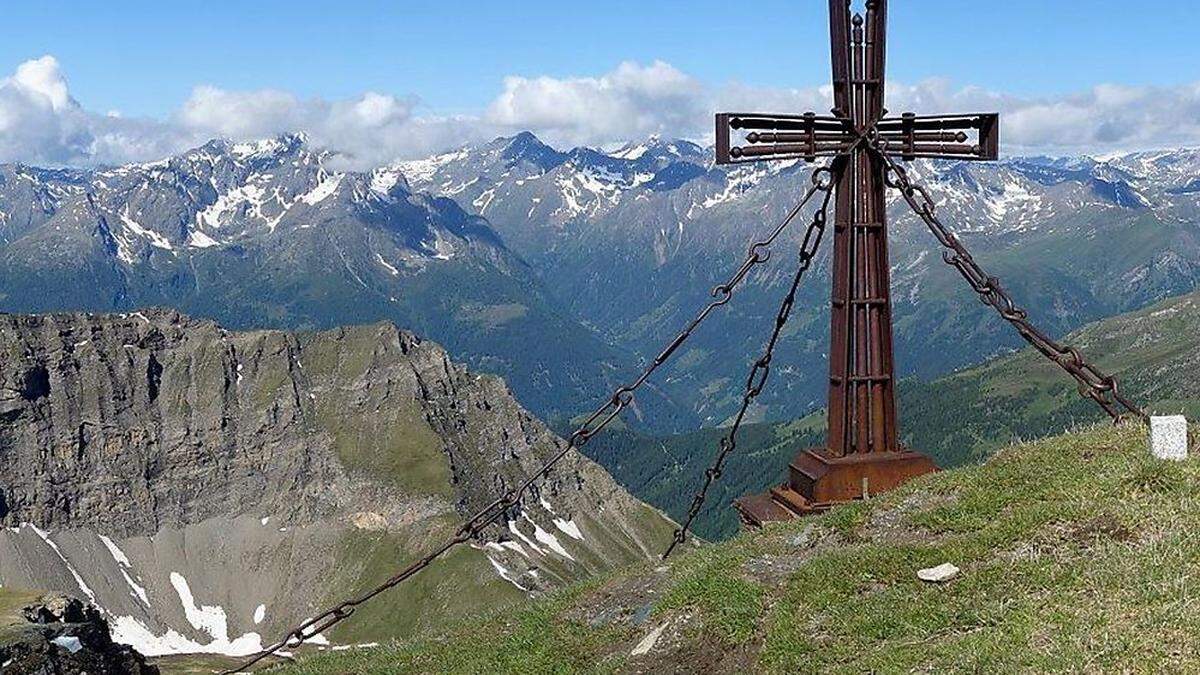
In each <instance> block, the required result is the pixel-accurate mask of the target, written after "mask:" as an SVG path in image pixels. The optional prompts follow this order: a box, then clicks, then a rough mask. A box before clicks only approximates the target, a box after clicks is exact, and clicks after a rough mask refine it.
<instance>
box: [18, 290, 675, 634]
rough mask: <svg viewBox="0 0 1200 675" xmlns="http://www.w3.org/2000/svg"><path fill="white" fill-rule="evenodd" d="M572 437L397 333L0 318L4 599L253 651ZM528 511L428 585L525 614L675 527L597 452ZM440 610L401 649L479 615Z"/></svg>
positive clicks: (412, 606)
mask: <svg viewBox="0 0 1200 675" xmlns="http://www.w3.org/2000/svg"><path fill="white" fill-rule="evenodd" d="M562 443H563V441H562V440H561V439H559V438H558V437H556V436H555V435H554V434H553V433H552V432H551V431H549V430H548V429H547V428H546V426H545V425H544V424H542V423H541V422H540V421H538V420H537V419H536V418H534V417H533V416H532V415H530V414H529V413H528V412H527V411H525V410H524V409H523V408H522V407H521V406H520V405H519V404H518V403H517V402H516V401H515V400H514V399H513V398H512V396H511V394H510V393H509V391H508V389H507V387H506V386H505V384H504V382H503V381H502V380H500V379H498V378H495V377H491V376H485V375H478V374H475V373H472V372H470V371H468V370H467V369H465V368H464V367H462V366H460V365H457V364H455V363H453V362H451V361H450V359H449V358H448V357H447V355H446V353H445V351H444V350H442V348H441V347H439V346H437V345H435V344H433V343H430V342H427V341H424V340H422V339H420V338H418V337H417V336H415V335H413V334H411V333H408V332H405V331H402V330H399V329H397V328H396V327H395V326H393V325H391V324H374V325H369V326H359V327H350V328H341V329H336V330H331V331H324V332H308V333H291V332H282V331H248V332H232V331H227V330H224V329H223V328H221V327H220V326H218V325H217V324H215V323H212V322H210V321H202V320H196V319H192V318H189V317H187V316H185V315H182V314H179V313H177V312H174V311H164V310H159V311H146V312H139V313H134V314H125V315H91V314H56V315H39V316H20V315H0V524H2V525H5V526H7V527H8V528H9V529H7V530H3V531H0V585H5V586H13V585H15V586H22V587H27V588H49V589H57V590H62V591H67V592H73V593H81V594H83V595H85V596H87V597H88V598H89V599H92V600H94V601H95V602H96V604H97V605H98V606H100V607H101V608H103V611H105V612H106V613H107V616H109V617H110V618H111V619H112V622H113V624H114V627H115V628H116V629H117V633H118V634H119V635H123V636H133V637H131V638H130V639H131V640H133V641H134V642H138V640H139V639H140V642H138V644H141V645H143V646H145V647H146V648H147V649H149V650H150V651H151V653H154V652H160V653H162V652H169V651H172V650H174V651H180V650H191V649H199V648H211V649H212V650H214V651H221V652H226V653H232V652H238V653H243V652H247V651H253V649H252V648H254V647H256V645H257V644H258V641H259V640H260V636H263V635H265V634H266V633H267V632H269V631H273V630H275V629H278V628H280V627H282V625H283V624H284V623H286V622H288V621H289V620H291V621H294V620H297V619H301V618H303V617H304V616H305V615H311V614H312V613H313V612H314V611H316V610H317V609H319V608H320V607H321V606H322V604H323V603H324V602H326V601H327V600H326V599H327V598H330V597H333V596H335V595H338V594H341V593H344V592H346V591H349V590H353V589H357V588H361V587H362V586H363V585H365V584H366V583H368V582H369V581H371V580H373V579H375V578H378V577H380V576H381V575H382V574H383V573H384V572H385V571H387V570H389V569H391V568H392V567H393V566H395V565H396V564H398V563H399V562H400V561H402V560H404V559H407V558H408V557H410V556H412V555H415V554H417V553H419V552H421V551H423V550H425V549H426V548H427V547H428V546H429V544H430V543H432V542H434V541H435V540H437V539H438V538H440V537H443V536H445V535H446V533H447V532H449V531H451V530H452V529H453V527H454V526H455V524H456V523H457V522H458V521H460V520H461V519H462V517H463V516H464V515H465V514H468V513H470V512H471V511H473V510H475V509H478V508H479V507H480V506H482V505H484V504H485V503H488V502H490V501H491V500H493V499H494V498H495V497H496V496H497V495H499V494H501V493H503V492H504V491H505V490H507V489H508V488H509V487H511V486H513V485H515V484H516V483H517V482H518V481H524V480H525V479H526V478H527V477H528V476H530V475H531V474H532V473H533V472H535V471H536V469H537V467H538V466H540V464H541V463H542V462H543V461H544V460H545V459H546V458H547V457H549V456H550V454H551V453H556V452H558V450H559V449H561V448H562ZM526 501H527V503H525V504H523V505H522V506H521V508H519V509H517V510H516V511H514V512H513V513H511V514H509V516H508V518H509V521H508V522H506V523H501V524H500V525H499V526H497V527H496V528H494V530H493V531H492V532H490V533H489V537H488V539H489V541H487V542H479V543H478V544H477V545H476V546H475V548H474V550H471V549H465V550H466V552H467V555H465V556H463V555H460V556H459V557H457V558H455V559H454V561H455V562H454V563H453V564H450V563H448V564H447V565H446V566H445V567H443V568H441V569H439V570H437V571H433V570H431V573H430V575H429V577H428V579H430V580H431V583H435V582H436V583H437V584H446V586H447V588H450V587H454V588H456V589H461V588H471V587H475V588H478V589H492V590H491V591H486V592H487V593H490V594H491V595H493V596H494V597H495V598H497V599H499V600H506V599H507V600H511V599H513V598H515V597H520V595H522V594H524V593H526V592H537V591H539V590H541V589H545V588H552V587H555V586H557V585H559V584H561V583H563V582H566V581H570V580H574V579H578V578H580V577H582V576H586V575H588V574H592V573H594V572H597V571H600V570H604V569H609V568H611V567H612V566H614V565H620V564H624V563H626V562H629V561H632V560H637V559H645V558H647V557H649V556H652V555H654V554H656V553H657V552H658V551H659V550H660V548H661V546H662V545H663V544H664V543H665V541H666V538H667V537H668V536H669V531H670V528H671V523H670V522H669V521H668V520H667V519H666V518H665V517H663V516H662V515H661V514H659V513H658V512H657V511H654V510H653V509H650V508H649V507H647V506H645V505H644V504H642V503H640V502H638V501H637V500H635V499H633V498H632V497H631V496H629V495H628V494H627V493H626V492H625V491H624V490H622V489H621V488H620V487H619V486H618V485H617V484H616V483H615V482H614V481H613V480H612V478H611V477H610V476H609V475H608V474H607V473H606V472H605V471H604V470H603V469H601V468H600V467H599V466H598V465H596V464H594V463H593V462H591V461H590V460H588V459H586V458H585V457H583V456H582V455H579V454H577V453H571V454H569V455H568V456H567V457H566V458H565V459H564V460H563V462H562V463H561V465H560V467H559V469H558V470H556V471H555V472H554V473H552V474H551V475H550V476H549V477H547V478H546V479H545V480H544V481H542V482H540V483H539V485H538V489H537V491H536V492H535V493H534V494H531V495H530V497H529V499H527V500H526ZM505 589H506V590H505ZM481 592H483V591H481ZM437 596H438V594H437V593H427V594H424V595H422V596H420V597H418V598H412V599H411V601H410V602H409V604H408V605H407V606H405V607H404V608H403V609H402V610H400V611H402V612H403V613H405V614H406V615H407V614H412V615H413V616H412V617H408V618H409V619H411V621H407V620H406V621H405V622H400V623H401V625H398V626H397V625H396V624H394V623H393V624H392V625H390V627H389V630H390V631H391V632H392V634H394V633H396V632H400V633H403V632H406V631H410V630H413V629H417V628H420V627H421V626H423V625H426V624H428V623H429V622H437V621H440V620H443V619H445V618H446V617H448V616H452V615H455V614H459V613H462V612H466V611H478V609H481V607H472V606H471V605H470V603H461V606H459V605H458V604H455V603H449V606H448V604H447V603H446V602H445V601H444V600H443V599H439V598H438V597H437ZM426 603H428V607H426ZM209 610H212V611H209ZM205 612H207V614H206V613H205ZM218 614H219V616H220V619H219V621H218V620H216V619H215V618H213V617H216V616H217V615H218ZM264 615H265V618H264ZM197 617H199V618H197ZM170 631H174V632H175V633H176V634H177V637H179V639H175V638H174V637H170V636H169V632H170ZM360 632H361V634H364V635H367V636H369V637H372V638H373V637H382V636H386V635H387V634H388V633H387V631H384V632H383V633H382V634H381V633H378V632H375V631H374V628H373V627H366V626H364V627H363V628H362V630H361V631H360ZM239 636H240V637H239ZM166 637H170V639H166V640H165V641H164V638H166ZM335 637H336V636H335ZM150 638H153V640H151V639H150Z"/></svg>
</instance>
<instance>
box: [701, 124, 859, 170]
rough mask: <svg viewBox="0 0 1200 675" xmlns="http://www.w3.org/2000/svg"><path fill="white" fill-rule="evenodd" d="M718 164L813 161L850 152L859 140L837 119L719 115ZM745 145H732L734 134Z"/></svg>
mask: <svg viewBox="0 0 1200 675" xmlns="http://www.w3.org/2000/svg"><path fill="white" fill-rule="evenodd" d="M716 121H717V128H716V140H717V164H738V163H741V162H757V161H763V160H773V159H803V160H806V161H812V160H815V159H816V158H817V157H832V156H835V155H840V154H843V153H845V152H846V151H847V150H849V149H850V148H851V147H852V146H853V145H854V142H855V141H856V140H857V138H858V136H857V135H856V134H855V133H854V131H853V126H852V124H851V123H850V121H849V120H844V119H841V118H838V117H828V116H818V115H816V114H813V113H807V114H804V115H770V114H761V113H719V114H718V115H717V120H716ZM735 132H736V133H739V134H742V139H741V140H742V141H744V142H745V143H746V145H735V144H734V142H733V141H732V140H731V137H732V136H733V134H734V133H735Z"/></svg>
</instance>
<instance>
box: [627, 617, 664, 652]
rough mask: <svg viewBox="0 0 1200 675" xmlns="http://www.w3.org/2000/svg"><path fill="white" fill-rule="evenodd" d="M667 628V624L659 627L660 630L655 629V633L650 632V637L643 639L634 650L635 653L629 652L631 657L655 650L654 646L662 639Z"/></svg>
mask: <svg viewBox="0 0 1200 675" xmlns="http://www.w3.org/2000/svg"><path fill="white" fill-rule="evenodd" d="M667 623H670V622H669V621H668V622H667ZM666 628H667V624H666V623H664V624H663V625H661V626H659V627H658V628H655V629H654V630H653V631H651V632H650V634H649V635H647V636H646V637H644V638H642V641H641V642H639V643H637V646H635V647H634V648H633V651H631V652H629V655H630V656H641V655H643V654H648V653H650V650H651V649H654V644H655V643H656V642H658V638H660V637H662V634H663V631H664V630H666Z"/></svg>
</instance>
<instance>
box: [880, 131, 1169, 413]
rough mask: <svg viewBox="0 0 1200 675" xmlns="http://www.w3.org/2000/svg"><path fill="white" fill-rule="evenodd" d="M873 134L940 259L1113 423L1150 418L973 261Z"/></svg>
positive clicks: (890, 181) (887, 178)
mask: <svg viewBox="0 0 1200 675" xmlns="http://www.w3.org/2000/svg"><path fill="white" fill-rule="evenodd" d="M872 131H874V130H872ZM871 136H872V139H871V141H870V145H869V146H868V147H869V148H870V149H871V150H872V151H873V152H875V153H876V154H877V155H879V156H880V157H881V158H882V159H883V162H884V164H885V166H886V169H885V171H884V177H883V180H884V183H885V184H887V186H888V187H892V188H896V189H897V190H899V191H900V194H901V195H902V196H903V197H904V201H905V202H907V203H908V206H909V208H911V209H912V210H913V212H915V213H916V214H917V216H918V217H920V218H921V220H923V221H924V222H925V225H926V226H927V227H928V228H929V231H930V232H932V233H933V236H934V237H936V238H937V240H938V243H940V244H941V245H942V246H943V247H945V250H944V251H943V252H942V260H944V261H945V262H946V264H948V265H951V266H953V267H954V268H955V269H956V270H958V273H959V274H961V275H962V277H963V278H964V279H966V280H967V283H968V284H970V285H971V288H972V289H973V290H974V291H975V292H976V293H978V294H979V298H980V300H981V301H983V303H984V304H986V305H989V306H991V307H992V308H993V309H995V310H996V312H998V313H999V314H1000V316H1001V317H1003V318H1004V319H1005V320H1006V321H1008V322H1009V323H1010V324H1012V325H1013V327H1014V328H1016V329H1017V333H1019V334H1020V335H1021V337H1022V338H1024V339H1025V341H1026V342H1028V343H1029V344H1031V345H1033V347H1034V348H1035V349H1037V350H1038V351H1039V352H1041V353H1042V354H1043V355H1044V356H1046V357H1047V358H1049V359H1050V360H1051V361H1054V362H1055V363H1056V364H1058V366H1059V367H1060V368H1062V369H1063V370H1064V371H1066V372H1067V374H1069V375H1070V376H1071V377H1072V378H1074V379H1075V382H1076V384H1077V387H1078V390H1079V395H1080V396H1082V397H1084V398H1090V399H1092V400H1093V401H1095V402H1096V403H1097V404H1098V405H1099V406H1100V407H1101V408H1103V409H1104V412H1106V413H1108V415H1109V416H1110V417H1111V418H1112V419H1113V422H1114V423H1117V422H1120V421H1121V420H1122V419H1124V418H1125V417H1126V416H1133V417H1136V418H1138V419H1140V420H1142V421H1148V420H1149V417H1148V416H1147V415H1146V413H1145V412H1144V411H1143V410H1142V409H1141V408H1140V407H1138V405H1137V404H1135V403H1133V402H1132V401H1130V400H1129V399H1128V398H1126V397H1125V396H1124V395H1122V394H1121V392H1120V390H1119V388H1118V385H1117V379H1116V378H1115V377H1113V376H1112V375H1109V374H1107V373H1105V372H1104V371H1102V370H1100V369H1099V368H1097V367H1096V366H1095V365H1093V364H1091V363H1089V362H1088V361H1087V360H1085V359H1084V358H1083V355H1082V354H1080V352H1079V350H1077V349H1075V348H1074V347H1072V346H1070V345H1064V344H1062V343H1060V342H1058V341H1056V340H1055V339H1054V338H1052V337H1050V336H1049V335H1047V334H1046V333H1044V332H1042V331H1041V330H1039V329H1038V328H1037V327H1036V326H1034V325H1033V324H1032V323H1030V321H1029V318H1028V317H1029V313H1028V312H1027V311H1026V310H1025V309H1024V308H1022V307H1019V306H1018V305H1017V304H1016V303H1015V302H1014V301H1013V299H1012V296H1010V295H1009V294H1008V292H1007V291H1005V290H1004V287H1003V286H1002V285H1001V284H1000V280H999V279H998V278H997V277H994V276H989V275H988V274H987V273H986V272H985V271H984V270H983V268H982V267H980V266H979V264H978V263H977V262H975V259H974V258H973V257H972V256H971V253H970V252H969V251H967V249H966V247H965V246H963V243H962V241H961V240H959V238H958V237H957V236H956V235H955V234H954V232H952V231H951V230H950V229H949V228H948V227H946V225H944V224H943V223H942V222H941V220H940V219H939V218H938V216H937V212H936V205H935V204H934V201H933V198H932V197H931V196H930V194H929V191H928V190H927V189H926V188H925V187H924V186H922V185H918V184H916V183H914V182H913V181H912V179H911V178H909V176H908V171H907V170H906V169H905V168H904V167H903V166H901V165H900V164H899V163H898V162H896V160H895V159H894V158H893V157H892V156H891V155H889V154H888V152H887V148H888V141H887V140H886V139H884V138H882V137H880V136H879V135H878V133H875V134H871ZM1122 409H1123V410H1122Z"/></svg>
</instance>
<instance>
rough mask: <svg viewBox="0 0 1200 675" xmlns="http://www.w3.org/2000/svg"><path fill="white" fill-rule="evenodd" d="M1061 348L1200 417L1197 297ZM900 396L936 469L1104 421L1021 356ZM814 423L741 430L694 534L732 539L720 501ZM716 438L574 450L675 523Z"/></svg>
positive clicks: (914, 441) (731, 523)
mask: <svg viewBox="0 0 1200 675" xmlns="http://www.w3.org/2000/svg"><path fill="white" fill-rule="evenodd" d="M997 321H999V319H997ZM1064 342H1066V343H1067V344H1071V345H1075V346H1076V347H1078V348H1079V349H1080V350H1081V351H1082V352H1083V354H1084V355H1085V356H1087V357H1088V358H1091V359H1094V362H1095V363H1096V364H1097V365H1098V366H1100V367H1101V368H1102V369H1105V370H1106V371H1108V372H1110V373H1112V374H1114V375H1116V376H1117V377H1118V379H1119V380H1120V381H1121V384H1122V387H1123V389H1122V391H1124V392H1126V393H1127V394H1129V395H1130V396H1132V397H1133V398H1134V400H1136V401H1139V402H1141V403H1142V404H1144V405H1146V406H1148V408H1149V409H1150V410H1152V411H1154V412H1161V413H1166V412H1174V413H1178V412H1180V411H1184V412H1187V413H1188V414H1189V415H1190V416H1191V417H1193V418H1196V417H1197V416H1198V415H1200V381H1197V380H1194V379H1193V375H1192V374H1193V373H1194V372H1195V371H1196V369H1197V368H1200V293H1193V294H1190V295H1185V296H1180V297H1177V298H1170V299H1168V300H1165V301H1163V302H1160V303H1158V304H1156V305H1154V306H1152V307H1149V308H1146V309H1143V310H1140V311H1137V312H1133V313H1130V314H1124V315H1121V316H1117V317H1113V318H1110V319H1106V320H1103V321H1100V322H1097V323H1094V324H1090V325H1088V326H1086V327H1084V328H1082V329H1080V330H1079V331H1077V332H1075V333H1073V334H1072V335H1070V336H1069V337H1068V338H1066V339H1065V340H1064ZM898 397H899V407H900V425H901V432H902V437H903V441H904V443H906V444H907V445H908V446H909V447H912V448H916V449H919V450H921V451H923V452H925V453H927V454H929V455H930V456H932V457H933V458H934V459H935V460H936V461H937V462H938V464H939V466H942V467H944V468H948V467H954V466H961V465H963V464H967V463H972V462H977V461H979V460H981V459H983V458H985V457H987V456H988V455H990V454H991V453H993V452H995V451H996V450H997V449H998V448H1000V447H1002V446H1004V445H1007V444H1010V443H1013V442H1016V441H1018V440H1022V439H1023V438H1024V439H1028V438H1037V437H1041V436H1045V435H1050V434H1055V433H1059V432H1062V431H1064V430H1067V429H1070V428H1073V427H1074V426H1077V425H1079V424H1088V423H1091V422H1094V421H1097V420H1100V419H1105V416H1104V413H1103V412H1102V411H1101V410H1100V409H1099V408H1098V407H1097V406H1096V405H1095V404H1094V403H1093V402H1091V401H1089V400H1085V399H1082V398H1080V397H1079V395H1078V393H1077V392H1076V390H1075V387H1074V384H1073V381H1072V380H1071V379H1069V378H1068V376H1067V375H1066V374H1065V373H1063V372H1062V371H1061V370H1060V369H1059V368H1058V366H1056V365H1054V364H1053V363H1051V362H1049V361H1047V360H1046V359H1045V358H1044V357H1042V356H1041V355H1040V354H1038V353H1036V352H1034V351H1032V350H1030V349H1026V350H1023V351H1021V352H1017V353H1015V354H1010V355H1006V356H1002V357H1000V358H996V359H993V360H991V361H988V362H986V363H984V364H982V365H980V366H976V367H973V368H968V369H965V370H962V371H960V372H957V373H954V374H951V375H948V376H946V377H942V378H939V379H937V380H934V381H932V382H921V381H918V380H914V379H909V380H904V381H902V382H901V383H900V387H899V392H898ZM824 424H825V419H824V411H820V412H817V413H814V414H813V415H810V416H809V417H807V418H805V419H802V420H798V421H795V422H787V423H781V424H754V425H748V426H746V427H744V429H745V431H744V432H743V433H742V437H741V439H740V440H739V443H738V451H737V452H736V453H735V454H734V455H732V456H731V458H730V461H729V464H728V468H727V469H726V471H725V472H724V474H723V476H722V479H721V481H720V482H719V483H718V484H717V485H716V486H715V487H714V490H713V491H712V492H711V493H710V497H709V500H708V503H707V505H706V507H705V509H704V510H703V511H702V512H701V515H700V517H699V519H698V521H697V527H696V531H697V533H699V534H700V535H702V536H705V537H708V538H710V539H718V538H723V537H727V536H729V535H731V534H733V533H734V532H736V531H737V518H736V516H735V515H734V514H733V512H732V510H730V509H729V508H728V504H729V502H730V501H731V500H732V499H734V498H735V497H738V496H740V495H743V494H747V493H750V492H757V491H761V490H763V489H764V488H766V487H767V486H769V485H771V484H774V483H776V482H779V481H780V480H782V479H783V471H784V467H786V466H787V463H788V461H790V460H791V458H792V456H793V455H794V454H795V453H796V451H797V450H798V449H800V448H804V447H808V446H812V445H818V444H820V443H822V442H823V439H824ZM720 436H721V432H720V430H713V429H707V430H702V431H698V432H695V433H691V434H681V435H677V436H669V437H646V436H639V435H637V434H635V433H633V432H629V431H622V432H620V433H617V434H611V435H610V434H604V435H601V436H598V437H596V439H594V440H593V441H592V442H591V443H589V444H588V445H587V446H586V447H585V448H584V449H585V451H586V452H587V453H588V454H589V455H590V456H592V457H593V458H595V459H597V461H599V462H600V463H601V464H603V465H604V466H605V467H607V468H608V469H609V471H611V472H612V473H613V475H614V476H615V477H616V478H617V480H618V481H619V482H621V484H622V485H624V486H626V487H627V488H628V489H629V490H630V491H631V492H633V493H634V494H635V495H637V496H638V497H640V498H642V499H645V500H647V501H649V502H650V503H652V504H654V505H656V506H658V507H659V508H662V509H663V510H665V511H667V513H668V514H670V515H671V516H672V517H674V518H677V519H678V518H680V517H682V515H683V514H684V513H685V512H686V509H687V507H688V504H689V503H690V501H691V496H692V493H693V492H694V490H695V487H696V486H697V485H699V483H700V480H701V479H702V477H703V472H704V469H705V468H707V467H708V465H709V463H710V462H711V461H712V457H713V456H714V453H715V451H716V448H717V442H718V440H719V438H720ZM764 467H769V470H764Z"/></svg>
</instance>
